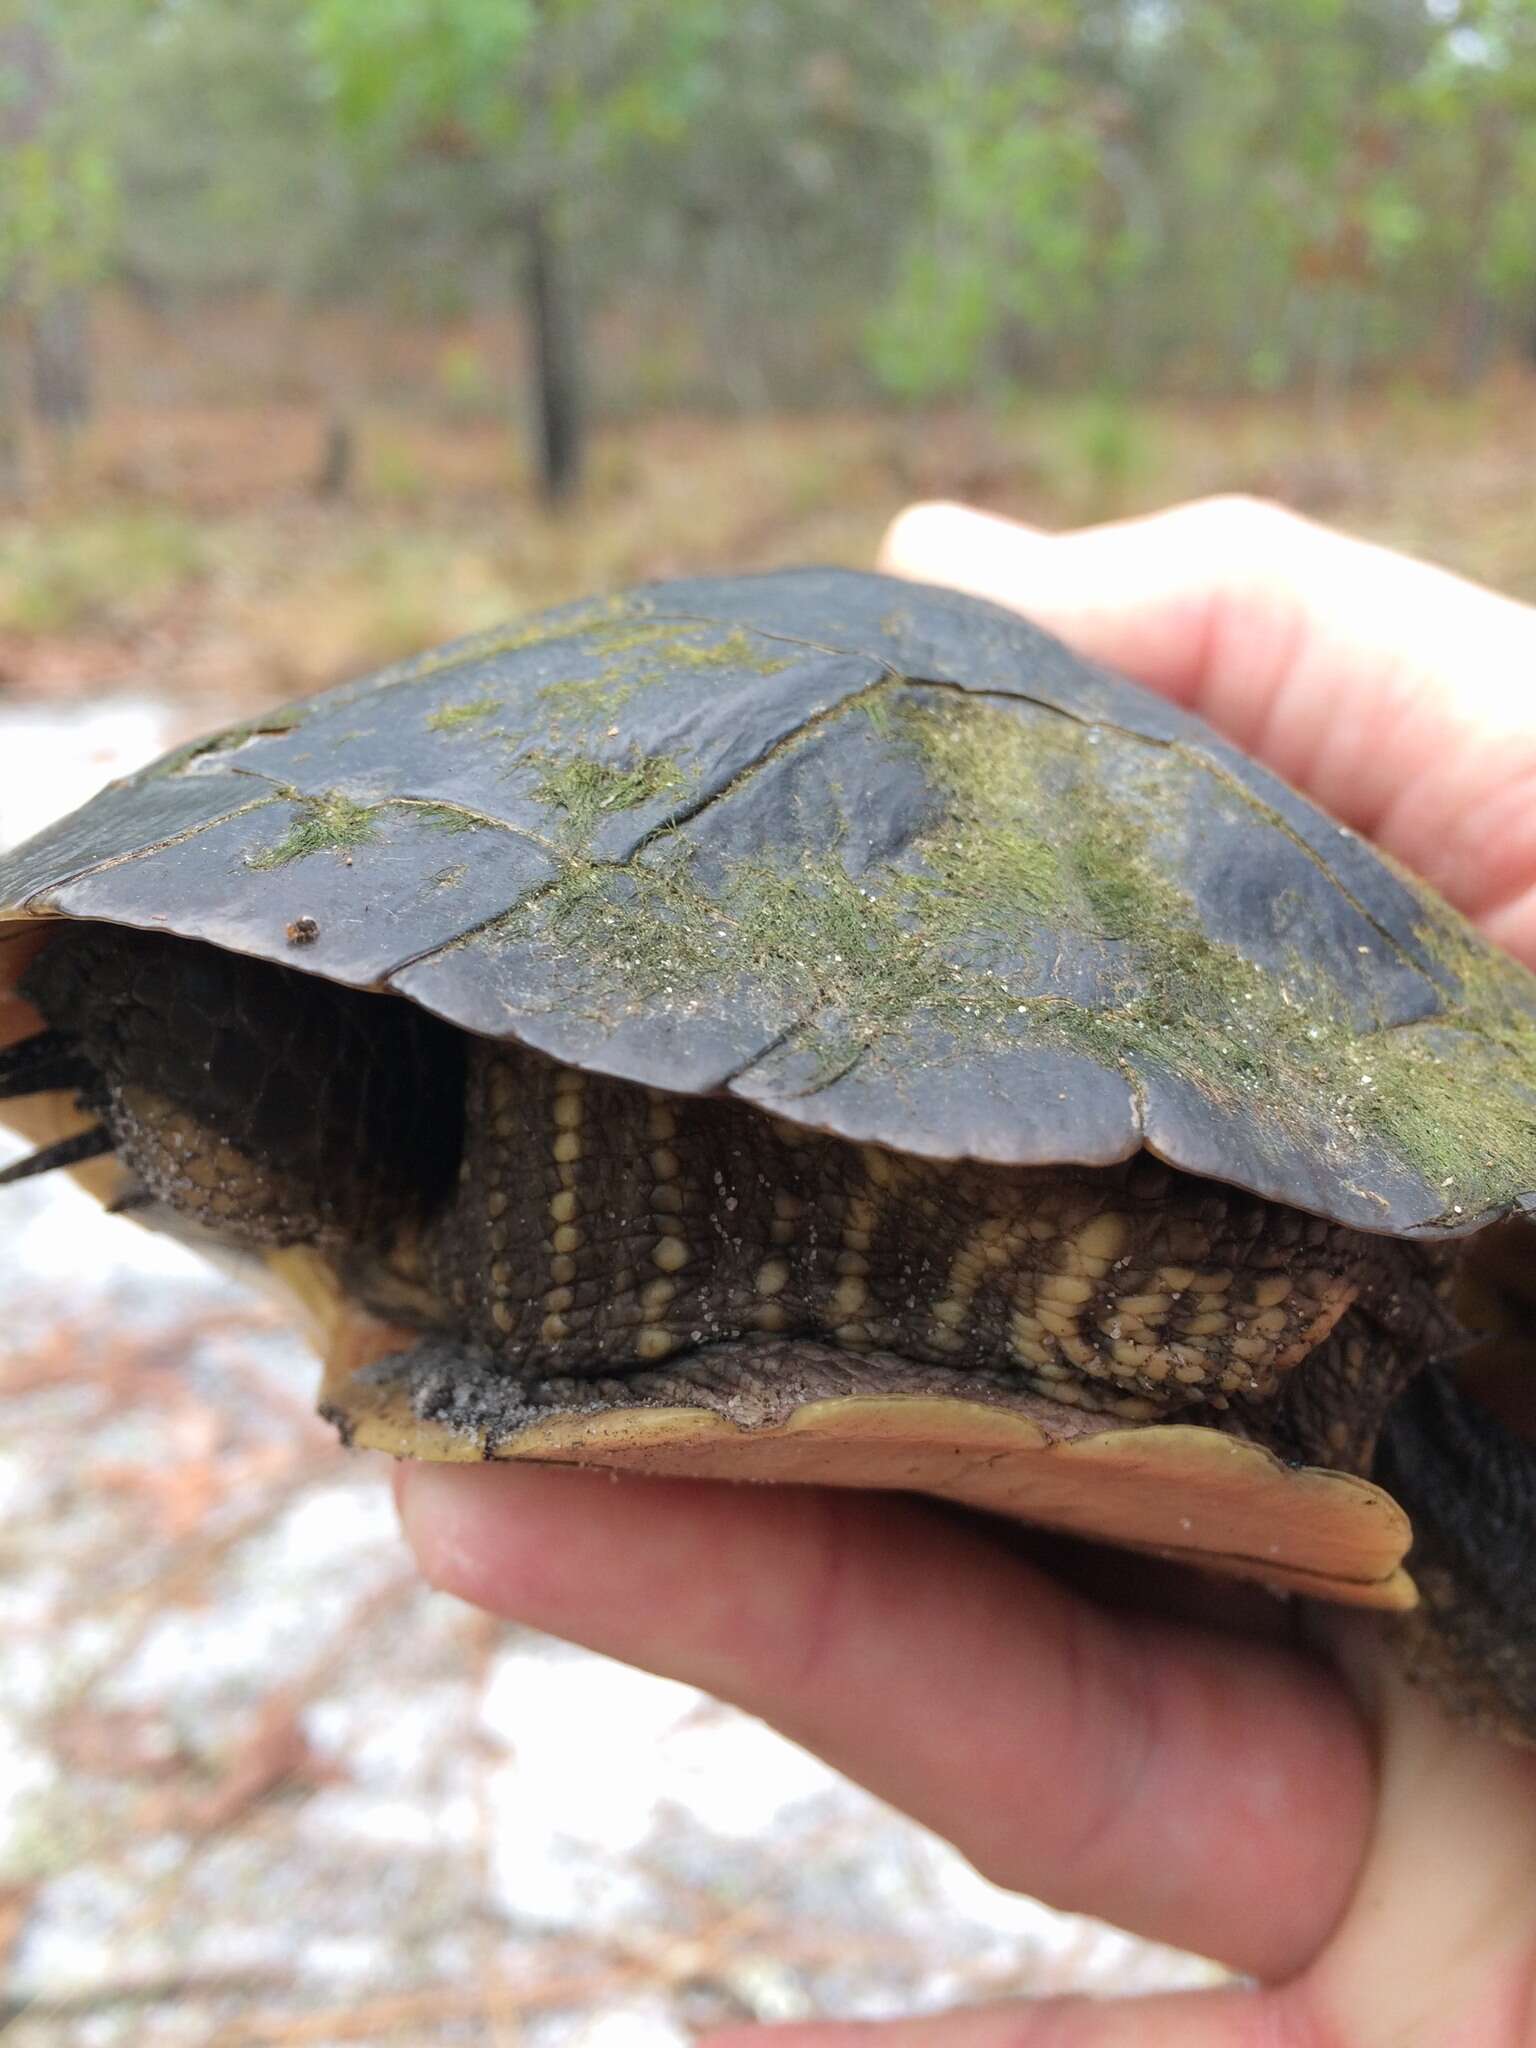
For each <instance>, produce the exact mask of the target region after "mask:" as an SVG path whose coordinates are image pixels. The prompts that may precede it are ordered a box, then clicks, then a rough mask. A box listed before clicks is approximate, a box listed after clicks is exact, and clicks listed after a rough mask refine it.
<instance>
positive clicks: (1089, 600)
mask: <svg viewBox="0 0 1536 2048" xmlns="http://www.w3.org/2000/svg"><path fill="white" fill-rule="evenodd" d="M882 566H883V567H885V568H887V569H890V570H893V571H895V572H896V573H899V574H903V575H908V576H914V577H918V578H921V579H922V580H925V581H928V582H934V583H945V584H952V585H955V586H958V587H960V588H964V589H968V590H971V591H974V592H976V593H978V594H980V595H983V596H987V597H991V598H994V599H996V600H997V601H998V602H1000V603H1003V604H1008V605H1012V606H1014V607H1016V608H1017V609H1019V610H1021V611H1024V612H1026V613H1028V614H1029V615H1030V616H1032V617H1033V618H1035V619H1037V620H1038V621H1039V622H1040V623H1041V624H1043V625H1046V626H1048V627H1050V628H1051V629H1052V630H1054V631H1055V632H1057V633H1058V634H1060V635H1061V636H1062V637H1063V638H1064V639H1066V640H1068V641H1070V642H1071V643H1072V644H1073V645H1074V646H1075V647H1077V648H1079V649H1080V650H1081V651H1083V652H1084V653H1086V654H1089V655H1092V656H1094V657H1096V658H1098V659H1100V660H1103V661H1105V662H1107V663H1109V664H1111V665H1112V666H1114V667H1116V668H1119V669H1121V670H1122V671H1124V672H1125V673H1127V674H1130V675H1133V676H1135V677H1137V678H1138V679H1139V680H1141V681H1143V682H1145V683H1147V684H1149V685H1151V687H1153V688H1154V689H1157V690H1159V691H1162V692H1163V693H1164V694H1166V695H1168V696H1170V697H1173V698H1175V699H1177V700H1178V701H1179V702H1180V703H1183V704H1186V705H1189V706H1190V707H1191V708H1193V709H1194V710H1196V711H1199V712H1200V713H1202V714H1203V715H1204V716H1205V717H1206V718H1208V719H1209V720H1210V721H1211V722H1212V723H1213V724H1214V725H1216V726H1217V727H1219V728H1220V729H1221V730H1222V731H1223V732H1225V733H1226V734H1227V735H1228V736H1229V737H1231V738H1232V739H1234V740H1235V741H1237V742H1238V743H1239V744H1240V745H1242V746H1243V747H1245V748H1246V749H1248V750H1249V751H1250V752H1252V753H1255V754H1257V755H1259V756H1260V757H1261V758H1262V759H1264V760H1265V761H1267V762H1268V763H1269V765H1270V766H1271V767H1273V768H1275V769H1276V770H1278V771H1279V773H1280V774H1282V775H1284V776H1286V777H1287V778H1288V779H1289V780H1290V781H1291V782H1293V783H1295V784H1296V785H1297V786H1299V787H1300V788H1302V789H1304V790H1306V791H1307V792H1308V793H1309V794H1310V795H1312V796H1313V797H1314V798H1316V799H1317V800H1318V801H1319V802H1320V803H1322V804H1323V805H1325V806H1326V807H1327V808H1328V809H1330V810H1331V811H1332V812H1333V813H1334V814H1335V815H1336V816H1338V817H1339V818H1341V819H1342V820H1343V821H1344V822H1345V823H1347V824H1350V825H1352V826H1354V827H1355V828H1357V829H1358V830H1360V831H1361V832H1364V833H1368V834H1370V835H1371V836H1372V837H1374V838H1375V839H1376V840H1377V841H1378V842H1379V843H1380V844H1381V845H1383V846H1384V847H1386V848H1387V849H1388V850H1389V851H1390V852H1392V853H1393V854H1395V855H1396V856H1397V857H1398V858H1399V859H1400V860H1402V861H1404V862H1405V863H1407V864H1408V865H1409V866H1411V867H1413V868H1415V869H1416V870H1417V871H1418V872H1419V873H1420V874H1422V875H1425V876H1426V877H1427V878H1428V879H1429V880H1430V881H1432V882H1433V883H1434V884H1435V885H1436V886H1437V887H1438V888H1439V889H1440V890H1441V891H1442V892H1443V893H1444V894H1445V895H1447V896H1448V897H1449V898H1450V899H1451V900H1452V901H1453V902H1454V903H1455V904H1456V905H1457V906H1458V907H1459V908H1460V909H1461V910H1463V911H1464V912H1466V914H1467V915H1468V916H1469V917H1472V918H1474V919H1475V920H1476V921H1477V922H1478V923H1479V924H1480V925H1481V926H1482V928H1483V929H1484V931H1486V932H1487V933H1488V934H1489V935H1490V936H1491V937H1493V938H1495V939H1497V940H1498V941H1499V943H1501V944H1502V945H1505V946H1507V947H1508V948H1509V949H1510V950H1511V951H1512V952H1514V953H1516V954H1517V955H1518V956H1519V957H1521V958H1522V959H1524V960H1525V961H1526V962H1527V963H1528V964H1530V965H1533V966H1536V611H1533V610H1531V609H1529V608H1527V607H1526V606H1524V605H1520V604H1517V603H1515V602H1513V601H1512V600H1510V599H1507V598H1503V597H1499V596H1496V595H1494V594H1493V593H1491V592H1489V591H1485V590H1481V589H1479V588H1477V587H1476V586H1475V585H1473V584H1470V583H1466V582H1463V581H1461V580H1460V579H1459V578H1457V577H1454V576H1451V575H1449V574H1447V573H1446V572H1444V571H1442V570H1439V569H1434V568H1430V567H1428V566H1426V565H1425V564H1422V563H1418V562H1413V561H1410V560H1408V559H1406V558H1404V557H1402V556H1398V555H1394V554H1392V553H1389V552H1387V551H1386V550H1383V549H1380V548H1375V547H1371V546H1368V545H1366V544H1364V543H1362V542H1359V541H1354V540H1349V539H1345V538H1343V537H1341V536H1339V535H1336V534H1333V533H1330V532H1328V531H1326V530H1324V529H1323V528H1320V527H1316V526H1313V525H1310V524H1308V523H1307V522H1305V521H1303V520H1300V519H1298V518H1295V517H1293V516H1291V515H1289V514H1287V513H1284V512H1281V511H1279V510H1277V509H1276V508H1274V507H1270V506H1266V505H1262V504H1256V503H1253V502H1250V501H1248V500H1242V499H1216V500H1210V501H1207V502H1204V503H1200V504H1194V505H1186V506H1181V507H1178V508H1176V509H1174V510H1172V511H1169V512H1165V513H1161V514H1157V515H1154V516H1152V517H1149V518H1143V519H1135V520H1127V521H1123V522H1119V523H1117V524H1114V525H1109V526H1101V527H1095V528H1090V529H1086V530H1083V531H1080V532H1076V533H1069V534H1063V535H1055V536H1049V535H1045V534H1042V533H1038V532H1036V531H1034V530H1032V529H1028V528H1024V527H1020V526H1017V525H1015V524H1013V523H1012V522H1010V521H1005V520H1001V519H997V518H993V517H990V516H985V515H982V514H978V513H974V512H970V511H966V510H964V509H962V508H960V507H957V506H944V505H925V506H915V507H913V508H911V509H910V510H909V511H907V512H906V513H904V514H903V515H902V516H901V518H900V519H898V520H897V521H896V523H895V525H894V526H893V527H892V529H891V531H890V533H889V534H888V535H887V538H886V542H885V547H884V551H883V556H882ZM399 1491H400V1498H401V1506H402V1511H403V1514H404V1518H405V1524H406V1529H407V1532H408V1534H409V1535H410V1537H411V1540H412V1541H413V1543H414V1544H415V1546H416V1549H417V1553H418V1555H419V1557H420V1559H421V1562H422V1566H423V1569H424V1570H425V1572H426V1574H427V1576H428V1577H429V1578H430V1579H431V1580H432V1581H433V1582H434V1583H435V1584H437V1585H438V1586H440V1587H443V1588H444V1589H446V1590H448V1591H450V1592H453V1593H456V1594H458V1595H459V1596H460V1597H462V1598H464V1599H466V1600H470V1601H473V1602H475V1603H476V1604H477V1605H479V1606H481V1607H484V1608H488V1609H489V1610H491V1611H492V1612H494V1613H496V1614H501V1615H505V1616H508V1617H510V1618H514V1619H516V1620H518V1621H520V1622H523V1623H526V1624H530V1625H532V1626H535V1627H538V1628H543V1629H547V1630H549V1631H551V1632H553V1633H555V1634H557V1635H561V1636H565V1637H567V1638H569V1639H571V1640H573V1641H577V1642H582V1643H586V1644H588V1645H590V1646H591V1647H592V1648H594V1649H598V1650H602V1651H605V1652H607V1653H608V1654H609V1655H610V1656H615V1657H619V1658H623V1659H625V1660H627V1661H628V1662H631V1663H634V1664H639V1665H644V1666H646V1667H648V1668H650V1669H651V1670H654V1671H659V1672H664V1673H666V1674H667V1675H668V1676H670V1677H674V1678H678V1679H682V1680H684V1681H687V1682H689V1683H691V1684H694V1685H698V1686H702V1687H704V1688H705V1689H706V1690H708V1691H710V1692H713V1693H715V1694H717V1695H718V1696H719V1697H721V1698H724V1699H728V1700H732V1701H734V1702H736V1703H737V1704H738V1705H740V1706H742V1707H744V1708H746V1709H747V1710H748V1711H749V1712H751V1713H754V1714H757V1715H760V1716H761V1717H762V1718H763V1719H765V1720H766V1721H768V1722H770V1723H771V1724H772V1725H773V1726H775V1727H777V1728H780V1729H782V1730H783V1732H784V1733H785V1734H786V1735H789V1736H791V1737H792V1738H793V1739H794V1740H795V1741H797V1742H800V1743H803V1744H805V1745H806V1746H807V1747H808V1748H810V1749H814V1750H816V1751H818V1752H819V1753H820V1754H821V1755H823V1756H825V1757H827V1758H828V1759H829V1760H830V1761H831V1762H832V1763H834V1764H835V1765H837V1766H838V1767H839V1768H840V1769H841V1770H843V1771H845V1772H847V1773H848V1775H849V1776H850V1777H853V1778H855V1779H857V1780H859V1781H860V1782H861V1783H863V1784H865V1785H867V1786H869V1787H870V1788H871V1789H872V1790H873V1791H874V1792H876V1793H878V1794H879V1795H880V1796H881V1797H882V1798H884V1799H887V1800H889V1801H890V1802H891V1803H892V1804H894V1805H896V1806H898V1807H901V1808H903V1809H904V1810H905V1811H907V1812H908V1813H911V1814H913V1815H915V1816H916V1817H917V1818H918V1819H919V1820H921V1821H923V1822H924V1823H926V1824H927V1825H928V1826H930V1827H932V1828H934V1829H936V1830H937V1831H938V1832H939V1833H941V1834H943V1835H945V1836H947V1837H948V1838H949V1839H950V1840H951V1841H953V1842H955V1843H956V1844H957V1845H958V1846H959V1848H960V1849H961V1850H962V1851H963V1852H964V1853H965V1854H966V1855H967V1856H969V1857H970V1858H971V1860H972V1861H973V1862H974V1863H975V1864H976V1865H977V1866H978V1867H979V1868H980V1869H981V1870H982V1871H984V1872H985V1873H986V1874H987V1875H988V1876H989V1877H991V1878H994V1879H995V1880H997V1881H998V1882H999V1883H1002V1884H1005V1885H1009V1886H1013V1887H1016V1888H1017V1889H1019V1890H1022V1891H1027V1892H1031V1893H1034V1894H1036V1895H1038V1896H1040V1897H1043V1898H1046V1899H1049V1900H1050V1901H1052V1902H1053V1903H1054V1904H1057V1905H1060V1906H1065V1907H1070V1908H1073V1909H1075V1910H1078V1911H1084V1912H1091V1913H1096V1914H1098V1915H1100V1916H1101V1917H1103V1918H1106V1919H1109V1920H1113V1921H1115V1922H1117V1923H1118V1924H1119V1925H1121V1926H1124V1927H1128V1928H1131V1929H1133V1930H1135V1931H1137V1932H1139V1933H1143V1934H1146V1935H1149V1936H1152V1937H1154V1938H1156V1939H1158V1940H1162V1941H1168V1942H1173V1943H1177V1944H1179V1945H1181V1946H1183V1947H1186V1948H1191V1949H1195V1950H1197V1951H1199V1952H1200V1953H1202V1954H1205V1955H1208V1956H1212V1957H1214V1958H1216V1959H1217V1960H1219V1961H1221V1962H1223V1963H1226V1964H1228V1965H1229V1966H1230V1967H1231V1968H1233V1969H1234V1970H1237V1971H1240V1972H1244V1973H1246V1974H1248V1975H1249V1976H1251V1977H1252V1978H1254V1979H1255V1980H1257V1981H1256V1983H1255V1984H1254V1985H1252V1986H1249V1985H1240V1986H1239V1985H1234V1986H1232V1987H1228V1988H1222V1989H1217V1990H1213V1991H1208V1992H1196V1993H1179V1994H1173V1995H1169V1996H1165V1997H1161V1998H1154V1999H1137V2000H1131V2001H1113V2000H1112V2001H1107V2002H1098V2001H1087V2000H1079V1999H1069V2000H1056V1999H1050V2000H1044V2001H1039V2002H1033V2003H1028V2002H1016V2003H1011V2004H1008V2005H1000V2006H995V2007H990V2008H987V2009H979V2010H974V2011H961V2012H955V2013H951V2014H947V2015H944V2016H941V2017H938V2018H932V2019H924V2020H920V2021H906V2022H894V2023H889V2022H888V2023H885V2024H884V2025H883V2026H882V2028H881V2030H880V2031H881V2034H882V2035H883V2038H884V2042H885V2043H886V2044H887V2048H1131V2044H1135V2048H1536V1753H1532V1752H1528V1751H1523V1750H1517V1749H1514V1748H1510V1747H1506V1746H1503V1745H1501V1744H1498V1743H1496V1742H1493V1741H1491V1740H1489V1739H1487V1738H1485V1737H1481V1736H1478V1735H1476V1734H1474V1733H1473V1732H1471V1731H1470V1730H1468V1729H1466V1728H1464V1727H1461V1726H1455V1725H1452V1724H1451V1723H1449V1722H1448V1721H1446V1720H1445V1719H1443V1718H1442V1716H1441V1715H1440V1714H1439V1713H1438V1711H1437V1710H1436V1709H1435V1708H1434V1707H1433V1705H1432V1704H1431V1703H1430V1702H1429V1701H1428V1700H1427V1699H1425V1698H1424V1697H1423V1696H1422V1695H1420V1694H1418V1693H1416V1692H1414V1691H1412V1690H1411V1689H1410V1688H1408V1687H1407V1686H1405V1685H1404V1684H1403V1683H1402V1682H1401V1681H1400V1680H1399V1679H1398V1678H1397V1677H1396V1675H1395V1673H1394V1672H1393V1671H1392V1669H1391V1667H1390V1665H1389V1663H1388V1661H1387V1660H1386V1659H1385V1658H1384V1657H1383V1656H1382V1655H1381V1654H1379V1651H1378V1648H1377V1643H1376V1638H1375V1636H1374V1634H1373V1633H1372V1631H1371V1628H1370V1625H1369V1624H1363V1625H1362V1624H1361V1623H1359V1622H1349V1623H1346V1622H1342V1621H1332V1620H1330V1621H1329V1622H1328V1623H1327V1624H1326V1625H1325V1630H1326V1642H1327V1646H1328V1654H1327V1655H1324V1654H1321V1653H1320V1652H1319V1653H1314V1652H1311V1651H1308V1650H1304V1649H1301V1648H1299V1647H1297V1646H1296V1641H1295V1636H1294V1632H1293V1631H1290V1632H1288V1631H1287V1630H1285V1629H1284V1628H1283V1627H1281V1626H1279V1625H1277V1617H1278V1615H1279V1613H1280V1610H1278V1609H1275V1608H1273V1607H1272V1606H1271V1607H1270V1608H1268V1609H1265V1608H1264V1607H1263V1606H1262V1604H1259V1605H1252V1604H1250V1603H1248V1602H1247V1601H1245V1600H1244V1599H1242V1598H1237V1599H1224V1598H1222V1597H1220V1596H1214V1597H1212V1598H1210V1599H1207V1598H1206V1597H1205V1596H1204V1595H1203V1594H1200V1593H1194V1594H1189V1593H1186V1594H1185V1595H1184V1596H1183V1597H1181V1598H1175V1599H1171V1600H1170V1599H1169V1598H1168V1597H1167V1593H1166V1589H1163V1590H1162V1591H1153V1592H1152V1593H1151V1594H1150V1595H1149V1596H1148V1597H1146V1598H1144V1599H1142V1600H1141V1601H1140V1602H1139V1603H1137V1604H1136V1605H1135V1606H1132V1605H1130V1604H1129V1603H1128V1602H1126V1601H1125V1600H1121V1601H1119V1602H1117V1604H1116V1605H1115V1606H1113V1607H1111V1606H1108V1605H1106V1604H1104V1603H1103V1602H1102V1601H1096V1600H1094V1599H1092V1598H1088V1597H1084V1596H1083V1595H1082V1594H1081V1593H1078V1592H1075V1591H1073V1590H1071V1574H1070V1573H1069V1574H1068V1577H1067V1579H1065V1580H1064V1579H1062V1578H1061V1577H1059V1576H1055V1575H1052V1574H1050V1573H1048V1572H1046V1571H1044V1570H1042V1569H1040V1568H1039V1566H1038V1564H1036V1563H1034V1562H1031V1561H1030V1559H1029V1557H1028V1555H1027V1551H1028V1545H1027V1543H1014V1542H1012V1541H1010V1540H1007V1539H1006V1538H1003V1537H1001V1536H999V1535H996V1534H993V1533H991V1532H990V1531H989V1530H988V1529H987V1528H986V1527H985V1526H984V1525H980V1524H977V1523H974V1522H966V1521H964V1520H961V1519H959V1518H957V1517H954V1516H951V1515H949V1514H947V1513H945V1512H943V1511H941V1510H938V1509H935V1508H932V1507H930V1506H928V1505H926V1504H924V1503H922V1502H917V1501H909V1500H906V1499H904V1498H869V1497H860V1496H854V1495H840V1494H835V1493H830V1492H822V1491H813V1490H804V1491H801V1490H794V1489H781V1490H757V1489H747V1488H740V1489H738V1488H733V1487H729V1486H723V1485H715V1484H705V1483H686V1482H681V1481H658V1480H640V1479H630V1480H626V1481H624V1482H622V1483H620V1484H617V1485H615V1484H614V1483H612V1481H611V1480H610V1478H609V1477H608V1476H607V1475H604V1474H593V1473H582V1472H572V1471H561V1470H541V1469H538V1468H534V1467H519V1468H513V1467H507V1466H502V1467H484V1466H482V1467H475V1468H462V1467H446V1466H415V1467H402V1468H401V1472H400V1484H399ZM1256 1616H1257V1617H1258V1618H1257V1619H1256ZM1213 1623H1215V1624H1218V1625H1213ZM753 2031H757V2030H753ZM774 2031H775V2032H776V2033H777V2034H778V2035H779V2036H780V2040H779V2041H778V2042H777V2043H776V2044H774V2048H855V2044H854V2043H852V2042H851V2041H845V2040H844V2037H845V2036H851V2035H854V2034H859V2033H868V2032H869V2031H870V2029H869V2028H868V2027H867V2026H852V2025H837V2024H833V2023H826V2024H815V2025H799V2024H797V2025H795V2026H792V2027H787V2028H785V2027H781V2028H777V2029H775V2030H774ZM785 2036H789V2037H792V2038H790V2039H785V2038H784V2037H785ZM716 2038H717V2044H719V2048H724V2039H725V2037H716ZM731 2048H746V2042H745V2039H744V2038H743V2039H741V2040H739V2041H738V2040H736V2039H734V2038H733V2039H732V2041H731ZM869 2048H879V2044H878V2043H873V2042H872V2043H870V2044H869Z"/></svg>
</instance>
